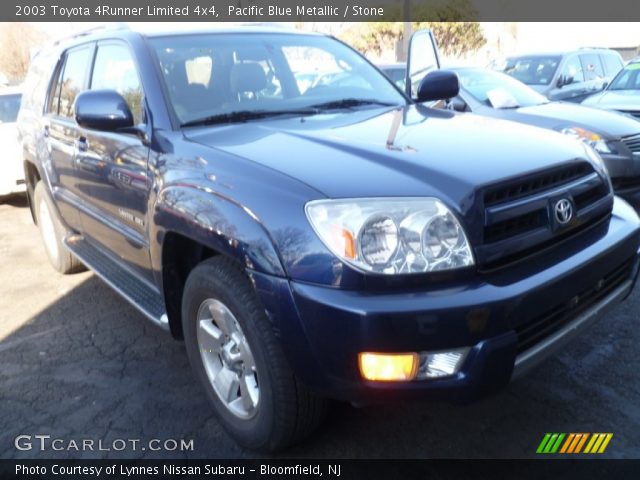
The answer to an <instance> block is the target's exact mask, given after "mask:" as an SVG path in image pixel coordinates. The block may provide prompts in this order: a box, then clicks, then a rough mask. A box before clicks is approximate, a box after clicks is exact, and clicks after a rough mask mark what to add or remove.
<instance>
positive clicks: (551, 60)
mask: <svg viewBox="0 0 640 480" xmlns="http://www.w3.org/2000/svg"><path fill="white" fill-rule="evenodd" d="M559 64H560V57H557V56H553V57H551V56H549V57H543V56H536V57H516V58H510V59H508V60H507V65H506V67H505V69H504V73H506V74H508V75H511V76H512V77H514V78H517V79H518V80H520V81H521V82H522V83H526V84H527V85H549V84H550V83H551V80H552V79H553V76H554V75H555V73H556V70H557V69H558V65H559Z"/></svg>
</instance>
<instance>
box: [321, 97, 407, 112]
mask: <svg viewBox="0 0 640 480" xmlns="http://www.w3.org/2000/svg"><path fill="white" fill-rule="evenodd" d="M361 105H380V106H383V107H397V106H398V104H397V103H391V102H383V101H380V100H376V99H375V98H343V99H341V100H332V101H330V102H324V103H318V104H315V105H310V106H309V108H315V109H317V110H332V109H337V108H350V107H359V106H361Z"/></svg>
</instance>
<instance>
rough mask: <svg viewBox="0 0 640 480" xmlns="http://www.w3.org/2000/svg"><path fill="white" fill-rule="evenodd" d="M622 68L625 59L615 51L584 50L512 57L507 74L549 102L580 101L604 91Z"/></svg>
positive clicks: (506, 70) (508, 59)
mask: <svg viewBox="0 0 640 480" xmlns="http://www.w3.org/2000/svg"><path fill="white" fill-rule="evenodd" d="M622 66H623V62H622V57H621V56H620V54H619V53H618V52H616V51H615V50H610V49H607V48H581V49H579V50H574V51H571V52H565V53H557V54H548V53H543V54H533V55H520V56H514V57H509V58H507V61H506V64H505V67H504V73H506V74H508V75H511V76H512V77H514V78H515V79H517V80H520V81H521V82H522V83H525V84H527V85H529V86H530V87H531V88H533V89H534V90H536V91H537V92H538V93H541V94H543V95H544V96H545V97H547V98H548V99H550V100H565V101H568V102H581V101H582V100H584V99H585V98H586V97H587V96H589V95H592V94H594V93H596V92H599V91H601V90H602V89H603V88H604V87H605V86H606V84H607V83H608V82H610V81H611V79H612V78H613V77H614V75H615V74H616V73H618V72H619V71H620V69H621V68H622Z"/></svg>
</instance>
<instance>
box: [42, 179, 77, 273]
mask: <svg viewBox="0 0 640 480" xmlns="http://www.w3.org/2000/svg"><path fill="white" fill-rule="evenodd" d="M33 203H34V208H35V212H36V219H37V220H38V228H39V229H40V235H41V237H42V243H43V245H44V250H45V252H47V257H49V262H50V263H51V266H52V267H53V268H55V269H56V270H57V271H58V272H60V273H62V274H68V273H77V272H82V271H84V270H86V267H85V266H84V265H83V264H82V262H80V260H78V259H77V258H76V257H75V256H74V255H73V254H72V253H71V252H70V251H69V250H68V249H67V247H66V246H65V245H64V242H63V240H64V238H65V237H66V236H67V234H68V233H69V232H68V231H67V229H66V227H65V226H64V224H63V223H62V220H61V219H60V216H59V215H58V210H57V209H56V207H55V205H54V203H53V200H51V196H50V195H49V193H48V192H47V190H46V187H45V186H44V184H43V183H42V182H41V181H40V182H38V183H37V185H36V188H35V189H34V192H33Z"/></svg>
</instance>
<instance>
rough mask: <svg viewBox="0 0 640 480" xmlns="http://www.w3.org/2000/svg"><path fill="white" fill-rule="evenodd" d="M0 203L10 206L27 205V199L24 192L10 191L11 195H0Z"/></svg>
mask: <svg viewBox="0 0 640 480" xmlns="http://www.w3.org/2000/svg"><path fill="white" fill-rule="evenodd" d="M0 204H6V205H10V206H12V207H18V208H20V207H28V206H29V201H28V200H27V195H26V194H25V193H12V194H11V195H0Z"/></svg>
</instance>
